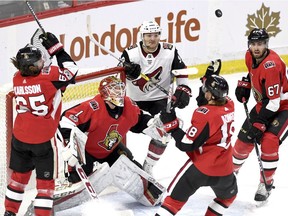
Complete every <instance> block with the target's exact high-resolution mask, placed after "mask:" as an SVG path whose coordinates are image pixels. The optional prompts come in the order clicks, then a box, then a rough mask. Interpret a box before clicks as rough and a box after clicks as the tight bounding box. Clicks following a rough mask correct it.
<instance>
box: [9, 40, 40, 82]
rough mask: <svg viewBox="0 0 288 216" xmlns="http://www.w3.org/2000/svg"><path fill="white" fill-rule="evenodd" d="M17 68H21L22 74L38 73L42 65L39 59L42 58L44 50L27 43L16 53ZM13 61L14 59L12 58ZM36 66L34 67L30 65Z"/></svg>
mask: <svg viewBox="0 0 288 216" xmlns="http://www.w3.org/2000/svg"><path fill="white" fill-rule="evenodd" d="M14 60H16V62H15V63H16V65H15V64H14V65H15V66H16V68H18V69H19V71H20V73H21V75H22V76H35V75H38V74H39V72H40V71H41V69H42V67H43V65H42V67H41V65H39V60H42V52H41V51H40V50H39V49H38V48H37V47H35V46H32V45H26V46H25V47H24V48H21V49H20V50H19V51H18V52H17V55H16V58H15V59H14ZM12 61H13V59H12ZM30 66H34V67H32V68H31V67H30Z"/></svg>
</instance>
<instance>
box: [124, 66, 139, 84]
mask: <svg viewBox="0 0 288 216" xmlns="http://www.w3.org/2000/svg"><path fill="white" fill-rule="evenodd" d="M123 66H124V71H125V74H126V76H127V78H128V79H129V80H135V79H137V78H138V77H139V76H140V73H141V67H140V65H139V64H134V63H132V62H131V63H128V62H124V63H123Z"/></svg>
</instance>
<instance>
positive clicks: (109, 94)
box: [98, 76, 125, 107]
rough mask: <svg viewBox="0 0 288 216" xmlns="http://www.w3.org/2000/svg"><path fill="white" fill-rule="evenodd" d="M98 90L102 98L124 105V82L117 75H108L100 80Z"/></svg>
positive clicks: (120, 105)
mask: <svg viewBox="0 0 288 216" xmlns="http://www.w3.org/2000/svg"><path fill="white" fill-rule="evenodd" d="M98 91H99V93H100V95H101V97H102V98H103V100H105V101H109V102H111V103H112V104H114V105H115V106H119V107H124V96H125V83H124V82H122V81H121V80H120V79H118V78H117V77H114V76H108V77H106V78H104V79H103V80H101V82H100V85H99V88H98Z"/></svg>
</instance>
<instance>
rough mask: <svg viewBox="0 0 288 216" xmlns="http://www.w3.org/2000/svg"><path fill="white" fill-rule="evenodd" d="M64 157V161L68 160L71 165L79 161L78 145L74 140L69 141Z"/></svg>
mask: <svg viewBox="0 0 288 216" xmlns="http://www.w3.org/2000/svg"><path fill="white" fill-rule="evenodd" d="M62 157H63V159H64V161H67V163H68V165H69V166H71V167H74V166H76V164H77V163H78V151H77V145H75V144H74V143H73V142H68V145H67V146H66V147H65V148H64V149H63V151H62Z"/></svg>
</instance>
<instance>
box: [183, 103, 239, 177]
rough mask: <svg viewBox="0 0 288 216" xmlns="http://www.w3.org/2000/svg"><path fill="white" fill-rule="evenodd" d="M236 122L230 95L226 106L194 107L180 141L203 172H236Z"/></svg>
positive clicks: (224, 173)
mask: <svg viewBox="0 0 288 216" xmlns="http://www.w3.org/2000/svg"><path fill="white" fill-rule="evenodd" d="M233 122H234V103H233V101H232V100H230V99H228V102H227V104H225V105H223V106H213V105H205V106H200V107H199V108H197V109H196V110H195V111H194V113H193V116H192V120H191V126H190V128H189V129H188V130H187V132H186V135H185V136H184V137H183V139H182V141H181V142H182V144H181V145H182V147H184V148H185V149H186V150H185V151H186V152H187V154H188V156H189V157H190V158H191V160H192V161H193V163H194V165H195V166H196V167H197V169H199V170H200V171H201V172H202V173H204V174H206V175H209V176H226V175H230V174H231V173H232V172H233V163H232V146H231V137H232V132H233V131H234V127H233ZM178 146H179V145H178ZM180 148H181V147H180ZM189 148H190V149H191V151H189V150H188V149H189Z"/></svg>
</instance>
